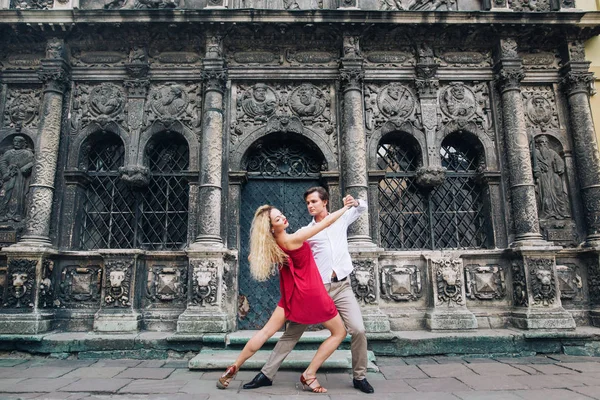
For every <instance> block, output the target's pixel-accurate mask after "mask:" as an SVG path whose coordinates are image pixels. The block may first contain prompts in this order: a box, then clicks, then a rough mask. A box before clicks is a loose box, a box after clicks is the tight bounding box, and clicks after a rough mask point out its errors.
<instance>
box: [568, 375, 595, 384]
mask: <svg viewBox="0 0 600 400" xmlns="http://www.w3.org/2000/svg"><path fill="white" fill-rule="evenodd" d="M568 376H569V379H571V380H572V381H574V382H579V384H578V385H574V386H575V387H577V386H584V385H585V386H596V385H597V384H598V382H599V381H600V376H599V374H597V373H585V374H580V373H576V374H573V375H568Z"/></svg>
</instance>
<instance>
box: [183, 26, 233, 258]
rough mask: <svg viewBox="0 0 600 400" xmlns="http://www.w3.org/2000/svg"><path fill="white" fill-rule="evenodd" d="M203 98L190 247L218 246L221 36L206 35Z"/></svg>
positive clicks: (222, 78) (222, 82) (223, 78)
mask: <svg viewBox="0 0 600 400" xmlns="http://www.w3.org/2000/svg"><path fill="white" fill-rule="evenodd" d="M202 80H203V81H204V102H203V113H202V143H201V149H200V153H201V154H202V158H201V161H200V163H201V165H200V188H199V198H198V204H199V207H200V208H199V212H198V224H199V226H198V236H196V240H195V241H194V243H193V244H192V245H191V248H194V249H199V248H203V247H207V246H208V247H215V246H216V247H222V246H223V240H222V239H221V214H222V212H221V211H222V210H221V195H222V186H221V185H222V172H221V171H222V168H223V165H222V161H223V93H224V91H225V84H226V82H227V70H226V69H225V65H224V61H223V58H222V40H221V38H220V37H218V36H209V37H208V38H207V49H206V59H205V60H204V68H203V70H202Z"/></svg>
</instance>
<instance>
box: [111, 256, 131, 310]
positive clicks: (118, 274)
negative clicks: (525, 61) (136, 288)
mask: <svg viewBox="0 0 600 400" xmlns="http://www.w3.org/2000/svg"><path fill="white" fill-rule="evenodd" d="M133 265H134V264H133V261H125V260H118V261H108V262H106V264H105V266H104V269H105V273H104V298H103V305H104V306H105V307H115V308H119V307H130V306H131V305H132V302H133V298H132V294H133V292H132V291H133V287H132V281H133Z"/></svg>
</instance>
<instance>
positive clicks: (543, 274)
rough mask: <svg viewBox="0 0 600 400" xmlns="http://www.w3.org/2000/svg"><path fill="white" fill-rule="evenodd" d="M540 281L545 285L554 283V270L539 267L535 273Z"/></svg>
mask: <svg viewBox="0 0 600 400" xmlns="http://www.w3.org/2000/svg"><path fill="white" fill-rule="evenodd" d="M535 276H536V277H537V278H538V280H539V281H540V283H541V284H542V285H544V286H549V285H550V284H551V283H552V272H551V271H547V270H545V269H539V270H537V272H536V273H535Z"/></svg>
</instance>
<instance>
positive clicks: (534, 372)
mask: <svg viewBox="0 0 600 400" xmlns="http://www.w3.org/2000/svg"><path fill="white" fill-rule="evenodd" d="M511 366H512V367H513V368H516V369H520V370H521V371H523V372H525V373H526V374H528V375H540V374H541V372H540V371H538V370H537V369H535V368H533V367H531V366H530V365H524V364H512V365H511ZM573 372H575V371H573Z"/></svg>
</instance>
